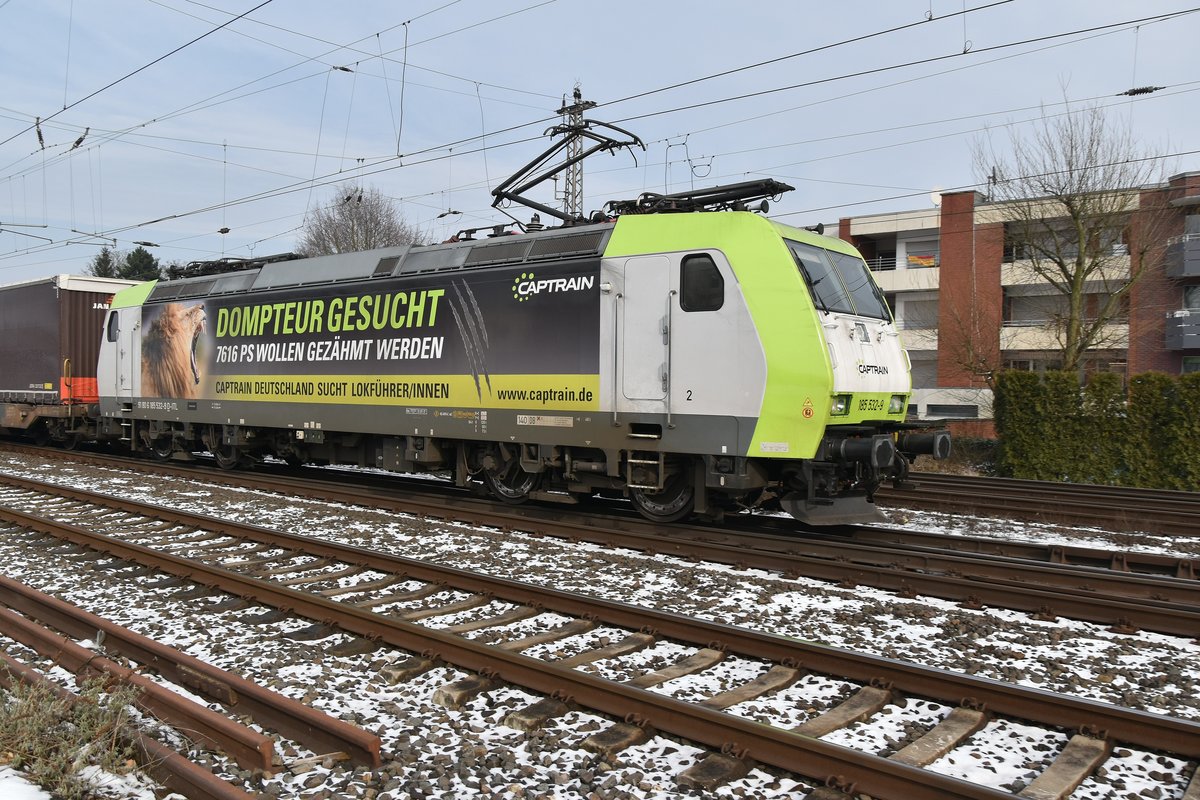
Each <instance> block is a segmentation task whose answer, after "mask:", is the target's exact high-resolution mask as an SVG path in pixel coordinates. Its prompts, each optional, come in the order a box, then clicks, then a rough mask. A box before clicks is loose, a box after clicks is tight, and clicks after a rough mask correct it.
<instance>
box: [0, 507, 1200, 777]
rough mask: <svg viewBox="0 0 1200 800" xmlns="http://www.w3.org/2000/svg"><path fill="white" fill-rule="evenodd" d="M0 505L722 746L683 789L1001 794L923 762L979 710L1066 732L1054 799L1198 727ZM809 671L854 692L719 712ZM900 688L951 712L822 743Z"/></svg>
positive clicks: (370, 638)
mask: <svg viewBox="0 0 1200 800" xmlns="http://www.w3.org/2000/svg"><path fill="white" fill-rule="evenodd" d="M47 492H49V494H47ZM39 498H41V499H39ZM4 501H5V503H6V505H9V506H26V510H24V511H17V510H9V511H6V512H4V513H3V516H2V518H3V519H4V520H5V521H6V522H7V523H8V524H9V525H12V526H15V527H18V528H20V529H23V530H26V531H33V532H37V534H41V535H46V536H53V537H56V538H57V539H58V540H60V541H62V542H66V543H68V544H66V545H64V546H66V547H79V546H84V547H88V548H94V549H96V550H98V551H102V552H105V553H107V554H109V555H110V556H112V557H113V558H115V559H121V560H123V561H127V562H129V563H130V564H140V565H143V566H146V567H152V568H154V569H157V570H162V571H166V572H169V573H171V574H174V575H178V576H180V577H186V578H187V579H188V580H191V581H195V582H197V583H200V584H203V585H205V586H209V587H212V588H213V589H214V590H220V591H225V592H230V593H232V594H235V595H237V596H239V597H243V598H246V599H247V600H248V601H249V600H252V601H254V602H259V603H266V604H269V605H273V606H276V607H280V608H287V609H291V610H293V611H294V612H295V613H298V614H300V615H302V616H305V617H307V618H309V619H311V620H315V621H316V622H315V623H314V624H315V630H314V631H313V632H312V635H313V636H318V635H322V634H326V630H332V629H334V628H336V629H338V630H342V631H347V632H350V633H353V634H354V635H356V636H357V637H359V639H358V646H360V647H362V648H365V649H374V648H376V647H379V646H384V645H390V646H393V647H397V648H400V649H403V650H406V651H408V652H410V653H422V654H423V655H421V656H413V657H410V658H409V659H407V660H406V661H404V662H401V663H400V664H397V665H395V667H394V668H393V674H394V675H395V676H396V677H406V676H410V675H413V674H417V673H419V672H421V671H423V670H426V669H429V668H430V667H432V666H433V665H434V664H436V663H438V662H441V661H445V662H448V663H452V664H455V665H457V666H459V667H461V668H464V669H467V670H470V671H472V672H473V673H474V677H472V678H469V679H467V680H465V681H461V682H459V683H458V684H453V685H449V686H445V687H442V688H441V689H439V690H438V693H437V695H438V699H439V700H440V702H442V703H444V704H455V703H461V702H465V701H466V700H467V699H469V698H470V697H472V696H473V695H474V694H477V693H478V692H480V691H488V690H490V689H492V688H494V687H495V686H496V685H497V684H499V683H501V682H506V683H512V684H516V685H520V686H523V687H526V688H528V689H531V690H533V691H535V692H538V693H540V694H543V695H546V696H547V699H546V700H544V701H541V702H539V703H535V704H534V705H533V706H531V707H530V708H529V709H526V711H525V712H524V713H522V714H518V715H516V718H515V719H511V720H510V723H511V724H514V725H519V726H525V727H536V726H537V725H540V724H542V723H543V722H544V720H545V719H546V718H548V717H550V716H553V715H555V714H561V713H564V712H565V711H566V710H567V708H569V707H570V706H571V705H573V704H578V705H581V706H585V707H588V708H592V709H595V710H597V711H600V712H602V713H604V714H607V715H609V716H610V717H613V718H616V719H623V720H627V721H629V722H631V723H632V725H631V724H629V722H627V723H624V724H619V725H617V726H614V728H612V729H610V730H608V731H605V732H602V733H601V734H598V735H597V737H595V738H596V741H593V742H592V743H591V746H592V747H596V748H608V749H609V750H611V751H613V752H617V751H619V749H620V748H621V746H622V745H624V744H626V743H629V742H633V741H637V740H639V739H640V738H641V737H644V736H647V735H649V732H650V731H651V730H661V731H665V732H669V733H674V734H676V735H678V736H680V737H683V738H685V739H688V740H692V741H697V742H700V743H703V744H706V745H708V746H710V747H713V748H720V749H721V750H722V751H723V752H722V753H720V754H718V753H714V754H712V755H710V756H709V758H708V759H707V760H706V761H704V762H702V763H701V765H700V766H699V767H698V768H696V769H694V770H693V771H692V773H691V774H686V773H685V775H684V776H681V779H680V780H681V782H682V783H683V784H684V785H691V786H695V787H698V788H704V787H706V786H711V785H713V784H714V783H716V782H719V781H721V780H723V779H728V777H730V776H731V775H736V774H738V773H739V772H741V771H744V770H745V769H746V768H747V760H749V759H753V760H757V761H760V762H763V763H769V764H772V765H775V766H777V767H779V768H781V769H785V770H789V771H795V772H799V773H800V774H803V775H806V776H808V777H810V778H811V779H813V780H814V781H815V782H817V783H818V784H823V785H825V786H827V787H834V788H837V789H838V790H841V791H851V792H863V793H866V794H870V795H872V796H876V797H904V798H925V797H949V796H954V797H989V798H990V797H1006V796H1011V795H1010V794H1009V793H1007V792H1000V791H997V790H995V789H992V788H988V787H983V786H979V785H975V784H971V783H967V782H964V781H961V780H958V779H954V778H947V777H945V776H942V775H940V774H938V773H935V772H931V771H929V770H924V769H921V768H920V766H919V765H921V764H925V763H930V762H931V761H933V760H934V759H936V758H939V757H942V756H943V755H945V754H946V753H947V752H949V751H951V750H953V748H954V747H955V746H957V745H959V744H961V743H962V742H963V741H965V740H967V739H968V738H969V737H970V735H971V734H972V733H973V732H975V731H976V730H978V729H979V728H980V727H982V726H983V725H986V724H988V723H989V718H990V717H991V715H998V716H1000V717H1011V718H1017V719H1021V720H1030V721H1034V722H1038V723H1040V724H1042V725H1048V726H1052V727H1054V728H1056V729H1061V728H1069V729H1074V730H1076V731H1079V733H1077V734H1075V735H1073V736H1072V737H1071V738H1070V739H1069V740H1066V744H1065V745H1064V746H1063V747H1062V748H1061V749H1060V751H1059V752H1058V754H1057V757H1056V758H1052V759H1048V760H1047V763H1046V764H1045V765H1044V766H1045V769H1044V770H1043V771H1042V773H1041V775H1040V776H1039V777H1038V778H1037V779H1036V780H1035V781H1034V782H1033V783H1031V784H1030V785H1029V786H1028V787H1026V788H1025V792H1024V795H1025V796H1029V797H1063V796H1066V794H1068V793H1069V791H1070V790H1071V789H1073V788H1074V786H1075V785H1076V784H1077V783H1078V782H1079V781H1080V780H1082V779H1083V777H1084V776H1086V774H1088V772H1090V771H1091V770H1092V769H1093V768H1094V767H1095V766H1097V765H1099V764H1101V763H1104V761H1105V759H1106V758H1108V756H1109V753H1110V750H1111V747H1112V745H1113V744H1114V743H1121V744H1122V745H1126V746H1136V747H1144V748H1149V749H1152V750H1158V751H1163V752H1168V753H1172V754H1175V755H1177V756H1180V757H1182V758H1184V759H1196V758H1200V725H1197V724H1196V723H1190V722H1184V721H1181V720H1173V719H1169V718H1164V717H1160V716H1155V715H1150V714H1144V713H1141V712H1135V711H1129V710H1125V709H1120V708H1117V707H1113V706H1108V705H1105V704H1101V703H1095V702H1091V701H1086V700H1079V699H1074V698H1068V697H1064V696H1062V695H1056V694H1051V693H1047V692H1041V691H1038V690H1034V689H1027V688H1022V687H1016V686H1010V685H1007V684H1003V683H998V682H995V681H989V680H984V679H979V678H972V677H970V676H964V675H959V674H957V673H947V672H942V671H938V670H930V669H926V668H922V667H916V666H913V665H909V664H904V663H901V662H895V661H890V660H887V659H880V658H873V657H869V656H862V655H855V654H851V653H847V652H844V651H837V650H834V649H832V648H825V647H820V646H816V645H808V644H804V643H799V642H796V641H795V640H792V639H784V638H782V637H776V636H771V635H767V634H761V633H754V632H750V631H746V630H744V629H739V628H732V627H730V626H724V625H720V624H717V623H711V622H703V621H700V620H695V619H690V618H687V617H681V616H679V615H673V614H668V613H665V612H659V611H653V610H648V609H643V608H637V607H630V606H625V605H622V604H618V603H612V602H608V601H600V600H594V599H590V598H586V597H580V596H578V595H572V594H567V593H563V592H556V591H554V590H550V589H544V588H539V587H535V586H530V585H527V584H521V583H517V582H514V581H508V580H504V579H498V578H490V577H486V576H482V575H478V574H475V573H469V572H463V571H461V570H454V569H452V568H448V567H438V566H435V565H431V564H427V563H424V562H419V561H412V560H409V559H402V558H398V557H395V556H385V555H382V554H379V553H376V552H371V551H366V550H362V549H360V548H354V547H349V546H346V545H339V544H334V543H330V542H322V541H317V540H313V539H308V538H305V537H301V536H296V535H291V534H282V533H279V532H276V531H269V530H265V529H262V528H255V527H254V526H246V525H237V524H233V523H229V522H227V521H222V520H215V519H211V518H202V517H196V516H194V515H185V514H181V513H180V512H174V511H166V510H162V509H158V510H156V509H153V508H147V507H141V506H138V505H136V504H129V502H128V501H120V503H119V504H120V507H121V510H116V508H114V506H113V504H112V503H113V501H111V500H109V501H106V503H105V506H104V510H103V511H97V509H96V506H95V504H94V501H93V500H92V499H89V498H86V497H83V496H80V495H78V494H73V493H66V492H63V491H61V490H59V489H45V490H35V489H33V488H32V487H28V486H26V487H22V488H19V489H18V488H9V489H6V490H5V491H4ZM31 509H37V510H38V513H36V514H35V513H33V512H32V510H31ZM48 517H54V519H49V518H48ZM63 518H67V519H74V520H75V521H76V522H79V521H86V522H87V525H88V527H89V528H91V527H101V526H102V527H104V528H107V529H110V530H114V529H115V530H120V531H121V532H122V533H121V536H120V538H117V537H115V536H111V535H105V534H102V533H98V532H92V531H90V530H87V529H85V528H83V527H81V526H79V525H76V524H71V523H69V522H63V521H61V520H62V519H63ZM56 520H57V521H56ZM27 535H30V536H32V535H36V534H27ZM119 566H120V564H119V563H118V564H116V565H114V568H118V567H119ZM546 611H553V612H556V613H557V614H560V615H564V616H567V617H569V621H567V622H565V623H562V624H559V625H556V626H554V627H553V628H549V629H546V630H542V631H540V632H538V633H535V634H533V635H531V636H527V637H522V638H518V639H504V638H503V636H502V634H501V633H500V632H502V631H503V629H504V626H506V625H508V624H510V623H512V622H513V621H515V620H518V619H522V618H525V617H530V618H532V617H535V616H537V615H539V614H541V613H545V612H546ZM386 612H390V613H386ZM455 614H457V615H460V616H459V617H454V619H455V620H456V621H454V622H453V623H452V624H450V625H448V626H446V627H442V628H432V627H428V626H426V625H421V624H418V622H419V621H421V620H432V619H436V618H438V617H441V618H447V617H448V615H455ZM464 614H465V615H467V616H466V617H465V618H462V616H461V615H464ZM600 624H603V625H608V626H612V627H614V628H616V629H620V630H623V631H624V633H623V634H622V635H621V636H619V637H615V638H616V640H615V641H612V642H610V643H608V644H603V645H600V646H590V647H589V646H583V647H581V648H576V649H575V652H573V654H571V655H569V656H567V657H566V658H562V659H559V660H558V661H554V662H547V661H545V660H542V659H536V658H531V657H529V656H526V655H523V653H524V652H525V651H529V650H531V649H533V648H535V647H538V646H540V645H544V644H546V643H548V642H565V641H568V640H570V639H572V638H573V637H578V636H582V635H585V634H586V633H587V632H588V631H590V630H593V629H594V628H595V626H597V625H600ZM489 631H490V633H489ZM470 634H474V635H475V638H472V637H471V636H470ZM326 635H327V634H326ZM660 639H670V640H671V641H673V642H676V643H684V644H686V645H687V646H688V647H689V648H690V653H689V654H688V655H686V656H685V657H683V658H681V659H679V660H677V661H675V662H674V663H673V664H671V665H668V666H665V667H663V668H661V669H659V670H655V671H654V672H651V673H647V674H644V675H641V676H638V677H636V678H634V679H633V680H631V681H614V680H609V679H606V678H604V677H601V676H599V675H597V674H593V673H592V672H589V671H587V666H586V665H593V666H594V665H596V664H597V663H600V662H601V661H603V660H605V659H610V658H613V657H614V656H616V655H619V654H621V653H627V652H632V651H634V650H638V649H643V648H646V647H650V646H653V645H654V643H655V642H657V641H658V640H660ZM735 656H736V657H738V658H742V659H754V660H757V661H758V662H760V664H761V668H760V669H759V671H758V674H757V676H756V677H755V678H754V679H752V680H750V681H748V682H746V683H744V684H742V685H739V686H736V687H731V688H728V689H726V690H724V691H722V692H720V693H718V694H716V695H714V696H711V697H708V698H706V699H704V700H703V701H701V702H690V703H689V702H683V701H680V700H676V699H674V698H672V697H668V696H663V695H660V694H657V693H654V692H650V691H647V688H648V687H651V686H655V685H658V684H660V683H663V682H666V681H668V680H670V679H671V678H673V677H677V676H681V675H686V674H689V673H693V672H699V671H702V670H704V669H707V668H710V667H712V666H713V665H715V664H717V663H719V662H721V661H723V660H725V659H727V658H731V657H735ZM807 673H822V674H827V675H833V676H837V677H838V678H841V679H844V680H847V681H851V682H853V683H854V684H855V687H854V688H853V690H852V691H850V692H848V693H847V694H846V696H844V697H842V698H839V702H837V703H836V704H835V705H833V707H832V708H831V709H829V710H828V711H826V712H824V713H821V714H817V715H814V716H812V717H810V718H808V719H805V720H804V721H803V722H801V723H800V724H799V725H798V726H795V727H794V729H782V728H778V727H773V726H764V725H762V724H760V723H759V722H757V721H754V720H750V719H746V718H744V717H742V716H739V715H736V714H730V713H726V712H724V711H723V709H728V708H730V707H734V706H737V705H741V704H744V703H748V702H751V701H753V700H755V699H756V698H759V697H762V696H766V695H769V694H771V693H774V692H778V691H781V690H784V689H786V688H787V687H789V686H791V685H793V684H795V683H796V682H797V681H799V680H800V679H801V678H802V677H803V676H804V675H805V674H807ZM913 697H915V698H924V699H927V700H932V701H935V702H938V703H941V704H944V705H945V706H948V709H947V711H948V713H947V714H946V715H945V717H944V718H942V719H941V721H940V722H938V723H937V724H935V725H933V726H932V727H930V729H929V730H927V731H925V732H924V734H923V735H921V736H919V737H915V738H914V739H913V740H912V741H910V742H907V743H905V746H903V747H899V748H897V749H896V750H895V752H894V753H892V757H890V758H882V757H880V756H877V755H872V754H870V753H864V752H860V751H854V750H848V749H846V748H843V747H838V746H835V745H831V744H828V743H826V742H823V741H822V740H821V738H820V737H821V736H824V735H827V734H828V733H830V732H833V731H838V730H842V729H845V728H846V727H847V726H850V725H852V724H853V723H854V722H856V721H860V720H864V719H870V718H871V717H873V716H875V715H876V714H878V713H880V711H881V710H882V709H884V708H885V707H888V706H889V705H894V704H895V703H897V702H902V698H913ZM1101 731H1103V732H1105V733H1104V734H1101V733H1100V732H1101ZM797 765H800V766H799V768H798V767H797ZM846 775H851V776H853V778H852V779H847V778H845V777H844V776H846ZM1189 780H1190V783H1191V788H1190V789H1189V791H1191V792H1197V791H1200V779H1197V778H1195V777H1191V778H1189ZM819 791H820V790H818V792H819Z"/></svg>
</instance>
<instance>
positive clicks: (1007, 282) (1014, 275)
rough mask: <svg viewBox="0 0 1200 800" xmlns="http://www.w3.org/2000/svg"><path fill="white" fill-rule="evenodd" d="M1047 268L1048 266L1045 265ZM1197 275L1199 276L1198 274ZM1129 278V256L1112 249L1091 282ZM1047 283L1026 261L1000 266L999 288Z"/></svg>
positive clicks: (1031, 264)
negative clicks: (1111, 252)
mask: <svg viewBox="0 0 1200 800" xmlns="http://www.w3.org/2000/svg"><path fill="white" fill-rule="evenodd" d="M1047 266H1049V265H1047ZM1197 274H1200V272H1198V273H1197ZM1128 277H1129V254H1128V253H1127V252H1124V251H1123V250H1117V249H1114V251H1113V254H1112V255H1111V256H1108V257H1107V260H1106V263H1105V264H1104V266H1103V267H1102V268H1101V269H1100V270H1098V271H1097V274H1095V275H1093V276H1092V280H1093V281H1118V280H1122V279H1125V278H1128ZM1046 283H1048V281H1047V280H1046V279H1045V278H1043V277H1042V276H1041V275H1040V274H1038V272H1037V270H1035V269H1034V268H1033V262H1032V261H1030V260H1028V259H1020V260H1017V261H1007V262H1005V263H1003V264H1001V265H1000V285H1001V286H1030V285H1037V284H1046Z"/></svg>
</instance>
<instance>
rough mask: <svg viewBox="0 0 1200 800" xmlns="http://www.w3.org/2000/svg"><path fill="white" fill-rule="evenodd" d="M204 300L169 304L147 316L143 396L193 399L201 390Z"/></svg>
mask: <svg viewBox="0 0 1200 800" xmlns="http://www.w3.org/2000/svg"><path fill="white" fill-rule="evenodd" d="M206 319H207V315H206V313H205V309H204V304H203V303H193V304H184V303H168V304H166V305H164V306H161V307H160V308H159V309H157V315H155V316H153V317H151V316H150V315H147V316H146V317H144V318H143V320H142V324H143V326H144V327H143V331H142V395H144V396H146V397H179V398H184V399H191V398H194V397H196V396H197V395H198V394H199V393H200V384H201V380H202V377H203V375H202V372H203V367H202V365H203V363H204V359H203V357H198V355H197V351H198V350H199V349H200V347H201V343H202V339H203V335H204V331H205V321H206Z"/></svg>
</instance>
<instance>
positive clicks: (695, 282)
mask: <svg viewBox="0 0 1200 800" xmlns="http://www.w3.org/2000/svg"><path fill="white" fill-rule="evenodd" d="M679 305H680V307H681V308H682V309H683V310H684V311H716V310H717V309H719V308H720V307H721V306H723V305H725V279H724V278H722V277H721V270H719V269H717V265H716V263H715V262H714V261H713V260H712V256H710V255H707V254H698V255H693V256H685V257H684V259H683V263H681V264H680V265H679Z"/></svg>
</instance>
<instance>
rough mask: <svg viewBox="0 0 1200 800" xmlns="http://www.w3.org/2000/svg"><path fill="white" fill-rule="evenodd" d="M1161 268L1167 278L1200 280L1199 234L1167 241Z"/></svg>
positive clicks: (1185, 235) (1189, 234)
mask: <svg viewBox="0 0 1200 800" xmlns="http://www.w3.org/2000/svg"><path fill="white" fill-rule="evenodd" d="M1163 268H1164V270H1165V271H1166V273H1167V277H1168V278H1200V233H1188V234H1184V235H1183V236H1176V237H1173V238H1171V239H1168V240H1167V254H1166V256H1165V257H1164V259H1163Z"/></svg>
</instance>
